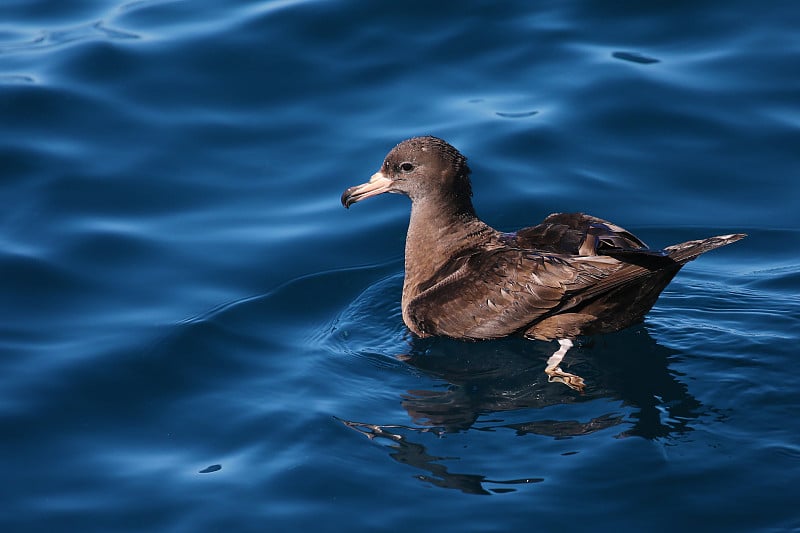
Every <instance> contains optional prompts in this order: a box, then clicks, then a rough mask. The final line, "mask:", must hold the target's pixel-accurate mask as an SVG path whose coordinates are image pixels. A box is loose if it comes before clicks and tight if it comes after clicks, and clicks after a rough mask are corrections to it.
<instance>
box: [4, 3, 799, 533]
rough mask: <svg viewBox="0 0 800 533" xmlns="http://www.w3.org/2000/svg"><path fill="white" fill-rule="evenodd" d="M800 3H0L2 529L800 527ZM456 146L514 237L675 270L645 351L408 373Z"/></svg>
mask: <svg viewBox="0 0 800 533" xmlns="http://www.w3.org/2000/svg"><path fill="white" fill-rule="evenodd" d="M799 25H800V10H798V9H797V5H796V3H794V2H789V1H784V2H770V3H759V4H756V3H753V2H744V1H733V2H727V3H725V4H721V3H719V2H711V1H708V0H705V1H700V2H617V3H607V2H603V3H598V2H589V1H586V0H583V1H581V0H574V1H552V2H546V1H542V2H523V1H515V2H504V3H496V2H485V1H478V0H471V1H466V2H459V3H454V2H440V3H435V2H419V1H410V2H403V3H397V4H390V3H386V2H366V1H360V2H358V1H341V2H332V1H311V0H305V1H300V0H298V1H291V0H284V1H264V0H261V1H253V0H248V1H245V0H238V1H232V2H212V1H210V0H195V1H188V0H134V1H122V0H81V1H75V2H60V1H56V0H5V1H4V2H2V4H0V177H2V180H0V199H1V200H2V207H3V208H2V210H1V211H0V302H2V305H0V457H2V465H3V469H2V471H3V474H4V482H3V483H2V485H1V486H0V501H2V505H0V529H2V531H148V530H156V531H220V530H223V528H227V529H228V530H231V531H251V530H252V531H263V530H269V531H283V530H286V531H289V530H297V529H299V528H313V530H315V531H340V530H341V531H351V530H354V529H360V528H369V529H370V530H378V531H383V530H385V531H397V530H404V529H405V530H413V531H425V530H436V531H451V530H452V531H513V530H521V529H523V528H524V529H531V528H536V529H540V530H544V531H553V530H578V529H584V528H591V529H592V530H601V531H602V530H615V531H616V530H620V529H623V530H639V531H644V530H646V531H674V530H680V529H681V528H688V527H693V526H698V525H701V524H702V527H703V528H704V529H705V530H716V531H766V530H768V531H782V530H797V529H800V511H798V509H800V506H799V505H798V504H799V503H800V501H798V497H797V496H796V491H795V490H794V488H793V487H794V486H795V485H796V483H797V481H798V476H797V472H798V468H799V467H800V437H799V435H800V423H798V420H797V412H798V407H800V392H799V391H798V387H797V383H796V375H797V371H798V363H797V359H796V351H797V345H798V340H800V327H798V325H799V323H800V296H798V294H799V293H800V259H799V258H798V251H797V250H798V249H799V248H800V211H799V210H798V205H800V180H798V175H797V173H798V168H800V156H798V154H800V77H798V75H797V68H796V63H797V57H798V54H799V53H800V38H798V36H797V28H798V26H799ZM421 134H433V135H438V136H440V137H443V138H445V139H447V140H448V141H450V142H451V143H452V144H454V145H455V146H456V147H457V148H459V149H460V150H461V151H462V152H463V153H464V154H465V155H467V156H468V158H469V160H470V165H471V167H472V169H473V187H474V191H475V198H474V200H475V205H476V209H477V210H478V213H479V214H480V215H481V216H482V217H483V218H484V219H485V220H486V221H487V222H489V223H490V224H492V225H494V226H495V227H497V228H499V229H503V230H513V229H515V228H518V227H522V226H526V225H531V224H534V223H536V222H538V221H540V220H541V219H542V218H543V217H544V216H546V215H547V214H549V213H551V212H557V211H585V212H588V213H591V214H594V215H596V216H600V217H603V218H607V219H610V220H612V221H614V222H616V223H618V224H620V225H622V226H624V227H626V228H628V229H630V230H632V231H634V232H635V233H636V234H637V235H639V236H640V237H642V238H643V239H644V240H645V241H646V242H648V243H649V244H650V245H653V246H666V245H669V244H672V243H676V242H680V241H683V240H688V239H694V238H702V237H706V236H711V235H715V234H720V233H731V232H746V233H748V234H749V237H748V238H747V239H745V240H744V241H741V242H739V243H736V244H734V245H732V246H729V247H725V248H723V249H720V250H718V251H715V252H713V253H710V254H708V255H706V256H703V257H702V258H701V259H699V260H697V261H696V262H693V263H691V264H689V265H688V266H687V267H686V268H684V270H683V271H682V272H681V273H680V274H679V275H678V277H677V278H676V279H675V280H674V281H673V283H672V284H671V285H670V286H669V287H668V288H667V290H666V291H665V292H664V294H663V295H662V297H661V298H660V299H659V301H658V303H657V304H656V306H655V308H654V309H653V310H652V312H651V313H650V314H649V315H648V317H647V319H646V321H645V322H644V323H643V324H642V325H640V326H636V327H633V328H631V329H628V330H625V331H622V332H619V333H616V334H612V335H605V336H598V337H593V338H587V339H583V340H581V342H580V343H579V345H578V346H577V347H576V348H575V349H573V350H572V351H571V352H570V354H569V356H568V359H567V360H566V361H565V364H566V365H568V369H569V370H571V371H573V372H575V373H578V374H580V375H581V376H583V377H584V378H585V379H586V382H587V389H586V392H585V393H584V394H578V393H576V392H574V391H572V390H570V389H568V388H566V387H564V386H562V385H559V384H551V383H548V382H547V379H546V376H545V375H544V374H543V372H542V369H543V367H544V364H545V361H546V359H547V357H548V356H549V354H551V353H552V352H553V351H554V349H555V348H554V344H552V343H544V342H533V341H524V340H521V339H507V340H501V341H492V342H483V343H461V342H456V341H448V340H443V339H434V340H424V341H421V340H419V339H414V338H412V336H411V335H410V334H409V333H408V332H407V330H406V329H405V327H404V326H403V323H402V320H401V318H400V308H399V306H400V288H401V286H402V269H403V262H402V260H403V255H402V254H403V243H404V238H405V229H406V224H407V220H408V212H409V204H408V201H407V199H405V198H402V197H398V196H383V197H379V198H374V199H371V200H369V201H367V202H363V203H361V204H358V205H357V206H355V207H354V208H353V209H351V210H349V211H345V210H344V209H343V208H342V207H341V205H340V203H339V196H340V194H341V192H342V191H343V190H344V189H345V188H346V187H349V186H351V185H355V184H358V183H361V182H363V181H365V180H366V179H367V178H368V177H369V175H370V174H372V173H373V172H374V171H375V170H376V169H377V168H378V166H379V165H380V163H381V161H382V159H383V157H384V155H385V154H386V152H387V151H388V150H389V149H390V148H391V147H392V146H394V144H396V143H397V142H399V141H400V140H402V139H404V138H406V137H409V136H413V135H421Z"/></svg>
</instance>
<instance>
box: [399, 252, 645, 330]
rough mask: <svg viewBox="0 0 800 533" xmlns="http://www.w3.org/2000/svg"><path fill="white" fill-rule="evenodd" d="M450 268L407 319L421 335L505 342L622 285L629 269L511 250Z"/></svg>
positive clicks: (474, 256)
mask: <svg viewBox="0 0 800 533" xmlns="http://www.w3.org/2000/svg"><path fill="white" fill-rule="evenodd" d="M454 264H455V265H456V266H455V267H451V268H450V269H449V272H448V273H447V275H445V276H442V277H438V281H436V282H435V283H433V284H431V285H430V286H429V287H427V288H426V289H425V290H423V291H422V292H421V293H420V294H419V295H418V296H416V297H415V298H413V299H412V300H411V301H410V302H409V304H408V307H407V310H406V315H407V316H408V318H409V319H410V320H411V321H412V322H413V323H414V325H415V326H416V329H417V330H418V331H420V332H422V333H423V334H425V335H446V336H449V337H454V338H467V339H490V338H499V337H504V336H506V335H510V334H512V333H514V332H517V331H520V330H522V329H523V328H525V327H527V326H529V325H531V324H533V323H535V322H536V321H538V320H541V319H542V318H544V317H546V316H547V315H550V314H553V313H556V312H561V311H565V310H567V309H568V308H571V307H574V306H575V305H577V304H578V303H580V302H581V301H582V300H583V298H581V297H580V295H581V293H584V292H587V291H588V292H589V293H592V294H597V293H598V292H602V290H603V288H604V287H612V286H617V285H618V284H619V283H624V281H625V279H626V278H628V276H627V275H626V276H621V277H620V276H618V272H620V270H625V269H627V268H628V267H630V266H633V265H626V264H624V263H621V262H620V261H618V260H616V259H614V258H612V257H607V256H589V257H574V256H572V257H567V256H558V255H552V254H543V253H538V252H533V251H529V250H520V249H513V248H501V249H494V250H476V251H474V252H473V253H468V254H465V255H462V256H461V257H459V258H458V259H457V260H456V261H455V263H454ZM637 268H638V267H637ZM642 270H644V269H642ZM630 274H633V272H631V273H630ZM615 278H616V281H615Z"/></svg>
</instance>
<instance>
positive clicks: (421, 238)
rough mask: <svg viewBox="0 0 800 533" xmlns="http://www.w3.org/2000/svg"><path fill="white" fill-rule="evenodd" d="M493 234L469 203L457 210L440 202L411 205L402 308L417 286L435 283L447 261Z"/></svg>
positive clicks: (418, 290)
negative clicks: (435, 278) (434, 278)
mask: <svg viewBox="0 0 800 533" xmlns="http://www.w3.org/2000/svg"><path fill="white" fill-rule="evenodd" d="M495 233H497V232H496V231H495V230H494V229H492V228H491V227H490V226H488V225H487V224H486V223H484V222H483V221H481V220H480V219H479V218H478V217H477V215H476V214H475V211H474V209H472V204H471V203H470V204H469V206H468V209H463V208H461V209H459V208H456V206H454V205H453V204H449V205H448V204H445V205H443V204H442V203H440V202H426V201H421V202H420V201H415V202H413V203H412V207H411V219H410V221H409V225H408V234H407V236H406V254H405V281H404V285H403V309H405V307H406V304H407V303H408V302H410V301H411V300H412V299H413V298H414V297H415V296H417V295H418V294H419V293H420V292H421V286H423V285H424V286H426V287H428V286H430V285H431V284H432V282H433V283H435V282H436V281H438V280H433V277H434V276H435V275H436V274H437V273H438V272H440V271H441V269H442V268H443V267H444V266H445V265H446V264H447V263H448V262H449V261H451V260H452V259H454V258H456V257H459V256H460V255H462V254H463V253H465V252H466V251H467V250H469V249H474V248H475V247H477V246H481V245H483V244H485V243H488V242H490V241H491V239H492V237H493V236H494V234H495Z"/></svg>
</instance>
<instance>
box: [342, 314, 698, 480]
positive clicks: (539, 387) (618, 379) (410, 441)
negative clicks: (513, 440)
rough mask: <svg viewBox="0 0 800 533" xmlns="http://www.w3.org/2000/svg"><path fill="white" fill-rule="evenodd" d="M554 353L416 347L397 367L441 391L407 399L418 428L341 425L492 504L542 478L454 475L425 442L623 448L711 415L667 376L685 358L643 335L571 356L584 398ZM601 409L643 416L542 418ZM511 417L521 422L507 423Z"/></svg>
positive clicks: (516, 343)
mask: <svg viewBox="0 0 800 533" xmlns="http://www.w3.org/2000/svg"><path fill="white" fill-rule="evenodd" d="M554 346H555V343H542V342H531V341H526V340H524V339H505V340H500V341H491V342H482V343H464V342H458V341H452V340H446V339H424V340H420V339H414V340H412V342H411V349H410V351H409V353H408V354H403V355H400V356H398V358H400V359H401V360H403V361H405V362H406V363H407V364H409V365H411V366H413V367H414V368H416V369H418V370H420V371H422V372H424V373H425V374H427V375H429V376H432V377H434V378H435V379H436V380H437V381H441V382H442V383H441V386H437V387H435V388H434V387H432V388H430V389H426V390H409V391H407V392H405V393H404V394H402V396H401V397H400V398H399V401H400V403H401V405H402V407H403V408H404V409H405V410H406V412H407V413H408V415H409V417H410V418H411V421H412V422H413V423H414V425H413V426H412V425H409V426H398V425H381V424H375V423H366V422H362V421H349V420H340V421H341V422H342V423H343V424H345V425H346V426H347V427H349V428H351V429H354V430H356V431H358V432H360V433H362V434H363V435H365V436H366V437H368V438H369V439H370V440H383V441H384V442H386V441H389V443H390V445H391V449H392V451H391V452H390V456H391V457H392V458H393V459H394V460H396V461H398V462H400V463H403V464H408V465H411V466H414V467H416V468H418V469H420V470H422V471H425V472H427V473H426V474H424V475H419V476H418V478H419V479H420V480H423V481H426V482H428V483H431V484H433V485H435V486H438V487H443V488H452V489H457V490H460V491H463V492H466V493H470V494H489V493H490V492H489V491H491V492H508V491H513V490H514V489H513V487H511V486H513V485H517V484H521V483H535V482H538V481H541V478H528V479H512V480H490V479H487V478H486V477H484V476H482V475H479V474H464V473H453V472H450V471H449V470H448V469H447V467H446V466H444V465H442V464H440V463H439V462H437V461H441V460H443V459H446V458H442V457H435V456H432V455H431V454H429V453H428V452H427V449H426V447H425V445H424V444H423V443H422V442H421V441H423V439H424V438H426V437H424V436H423V434H430V433H432V434H435V435H438V436H443V435H446V434H448V433H456V432H465V431H468V430H479V431H497V430H501V429H510V430H513V431H514V432H515V433H516V434H517V435H520V436H522V435H539V436H545V437H552V438H555V439H568V438H577V437H582V436H586V435H590V434H592V433H595V432H598V431H601V430H606V429H609V428H614V427H617V428H618V431H617V432H616V433H615V434H614V435H615V436H616V437H618V438H623V437H634V436H636V437H642V438H645V439H669V438H674V437H679V436H680V435H683V434H685V433H687V432H690V431H691V430H692V423H693V422H694V421H695V420H697V418H698V417H700V416H701V415H702V414H703V412H704V409H703V406H702V404H701V403H700V402H699V401H698V400H697V399H695V398H694V397H692V395H691V394H689V392H688V390H687V387H686V385H684V384H683V383H681V382H680V381H679V380H678V379H677V377H678V376H679V374H678V373H677V372H675V371H673V370H670V369H669V366H668V365H669V361H670V358H671V357H674V356H675V354H676V353H677V352H675V351H673V350H670V349H668V348H666V347H664V346H661V345H659V344H658V343H657V342H656V341H655V340H654V339H653V338H652V337H651V336H650V335H649V334H648V332H647V330H646V329H645V327H644V326H637V327H634V328H630V329H628V330H626V331H623V332H619V333H616V334H611V335H605V336H599V337H596V338H591V339H585V340H584V341H583V342H582V343H580V344H579V345H578V346H577V347H576V348H577V349H573V351H570V353H569V355H568V356H567V358H568V359H569V361H568V362H567V360H566V359H565V363H567V364H568V365H569V368H570V371H573V372H575V373H577V374H579V375H581V376H582V377H584V378H585V379H586V383H587V388H586V391H585V392H584V393H583V394H579V393H576V392H575V391H573V390H571V389H569V388H567V387H566V386H564V385H561V384H557V383H549V382H548V381H547V376H546V375H545V374H544V372H543V368H544V361H545V360H546V358H547V356H548V355H549V354H550V353H551V352H552V351H553V350H554V349H555V347H554ZM602 399H605V400H613V401H616V402H619V404H620V405H621V406H624V407H626V408H627V409H626V410H627V411H629V412H630V410H631V409H634V410H635V411H633V412H632V413H630V414H623V413H622V412H621V410H620V409H617V410H614V411H612V412H605V413H601V414H597V413H595V416H592V417H591V418H589V419H588V420H577V419H553V418H552V415H551V417H546V416H545V417H543V416H542V414H543V411H542V410H543V409H545V408H547V407H551V406H556V405H564V404H581V403H583V404H586V405H587V411H588V410H589V409H588V405H589V404H590V403H591V402H595V401H596V400H602ZM613 403H615V402H612V404H613ZM593 408H594V409H596V406H593ZM603 409H605V407H603ZM612 409H613V407H612ZM512 411H513V412H514V413H513V415H512V413H511V412H512ZM503 413H505V414H507V415H511V416H509V417H510V418H513V419H514V421H513V422H507V421H506V420H504V419H503V418H504V416H503ZM547 414H550V413H547ZM520 418H521V419H522V420H520ZM451 459H452V458H451ZM487 484H490V485H493V486H494V488H487V486H486V485H487ZM497 485H501V487H497Z"/></svg>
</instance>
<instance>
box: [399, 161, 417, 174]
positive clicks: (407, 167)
mask: <svg viewBox="0 0 800 533" xmlns="http://www.w3.org/2000/svg"><path fill="white" fill-rule="evenodd" d="M400 170H402V171H403V172H411V171H412V170H414V165H413V164H412V163H409V162H408V161H406V162H405V163H400Z"/></svg>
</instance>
